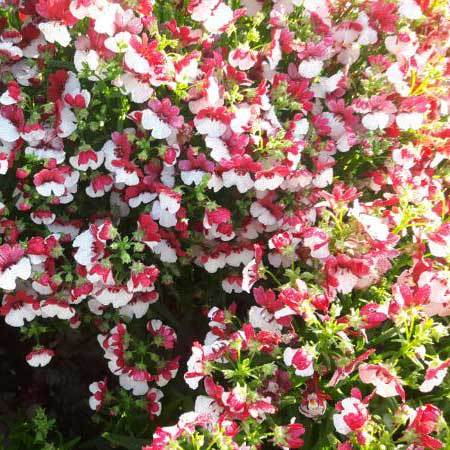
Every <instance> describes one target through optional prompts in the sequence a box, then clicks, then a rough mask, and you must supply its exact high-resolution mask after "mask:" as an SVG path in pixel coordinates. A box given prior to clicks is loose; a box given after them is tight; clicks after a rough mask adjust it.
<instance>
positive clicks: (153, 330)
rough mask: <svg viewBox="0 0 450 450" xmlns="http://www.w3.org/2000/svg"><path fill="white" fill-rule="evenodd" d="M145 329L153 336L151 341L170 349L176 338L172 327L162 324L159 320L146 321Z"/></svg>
mask: <svg viewBox="0 0 450 450" xmlns="http://www.w3.org/2000/svg"><path fill="white" fill-rule="evenodd" d="M147 331H148V332H149V333H150V334H151V335H152V336H154V339H153V342H154V343H155V344H156V345H158V346H161V347H164V348H165V349H172V348H173V347H174V345H175V342H176V340H177V335H176V334H175V331H174V330H173V328H171V327H169V326H167V325H163V323H162V322H161V321H160V320H157V319H153V320H151V321H150V322H148V323H147Z"/></svg>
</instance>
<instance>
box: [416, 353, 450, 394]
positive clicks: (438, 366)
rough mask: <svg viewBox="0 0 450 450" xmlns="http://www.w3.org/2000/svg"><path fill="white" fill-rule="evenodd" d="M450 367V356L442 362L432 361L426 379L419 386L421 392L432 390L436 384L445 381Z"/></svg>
mask: <svg viewBox="0 0 450 450" xmlns="http://www.w3.org/2000/svg"><path fill="white" fill-rule="evenodd" d="M449 367H450V358H448V359H446V360H445V361H442V362H434V363H431V364H430V365H429V366H428V369H427V371H426V373H425V379H424V380H423V382H422V384H421V385H420V387H419V390H420V392H431V391H432V390H433V389H434V388H435V387H436V386H439V385H440V384H441V383H442V382H443V381H444V378H445V376H446V375H447V369H448V368H449Z"/></svg>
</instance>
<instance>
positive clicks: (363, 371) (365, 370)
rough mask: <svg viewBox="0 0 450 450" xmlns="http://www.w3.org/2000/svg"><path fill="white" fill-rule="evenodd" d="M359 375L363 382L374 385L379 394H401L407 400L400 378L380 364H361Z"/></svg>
mask: <svg viewBox="0 0 450 450" xmlns="http://www.w3.org/2000/svg"><path fill="white" fill-rule="evenodd" d="M359 377H360V378H361V381H362V382H363V383H368V384H372V385H374V386H375V392H376V394H378V395H379V396H381V397H384V398H387V397H394V396H396V395H399V396H400V398H401V399H402V401H405V391H404V389H403V388H402V385H401V383H400V380H399V379H398V378H397V377H396V376H394V375H392V374H391V373H390V372H389V370H388V369H386V368H385V367H383V366H381V365H379V364H361V365H360V366H359Z"/></svg>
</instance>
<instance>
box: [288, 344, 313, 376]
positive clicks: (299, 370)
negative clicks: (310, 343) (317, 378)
mask: <svg viewBox="0 0 450 450" xmlns="http://www.w3.org/2000/svg"><path fill="white" fill-rule="evenodd" d="M283 361H284V363H285V364H286V365H287V366H288V367H290V366H292V367H294V369H295V374H296V375H298V376H299V377H310V376H311V375H313V374H314V353H313V352H312V350H311V349H309V348H307V347H303V348H299V349H295V348H291V347H287V348H286V349H285V350H284V354H283Z"/></svg>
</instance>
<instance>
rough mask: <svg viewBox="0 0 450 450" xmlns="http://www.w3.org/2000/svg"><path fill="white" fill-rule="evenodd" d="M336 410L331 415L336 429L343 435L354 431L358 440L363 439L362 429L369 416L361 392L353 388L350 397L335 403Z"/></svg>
mask: <svg viewBox="0 0 450 450" xmlns="http://www.w3.org/2000/svg"><path fill="white" fill-rule="evenodd" d="M336 410H337V411H338V412H337V413H336V414H334V415H333V424H334V427H335V428H336V431H337V432H338V433H341V434H344V435H347V434H349V433H356V434H357V436H358V440H359V441H364V437H363V434H362V431H363V429H364V426H365V425H366V423H367V421H368V420H369V418H370V416H369V411H368V410H367V407H366V405H365V404H364V403H363V402H362V396H361V393H360V392H359V391H358V390H357V389H353V390H352V396H351V397H348V398H345V399H344V400H341V401H339V402H338V403H337V404H336Z"/></svg>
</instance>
